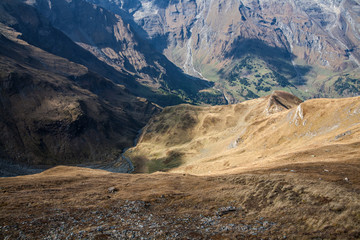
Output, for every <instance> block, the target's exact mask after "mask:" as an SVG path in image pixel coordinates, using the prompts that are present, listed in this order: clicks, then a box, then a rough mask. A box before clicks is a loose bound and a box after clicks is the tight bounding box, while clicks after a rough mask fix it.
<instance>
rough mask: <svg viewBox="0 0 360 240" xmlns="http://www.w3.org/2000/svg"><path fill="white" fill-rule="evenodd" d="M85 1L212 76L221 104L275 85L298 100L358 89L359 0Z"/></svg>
mask: <svg viewBox="0 0 360 240" xmlns="http://www.w3.org/2000/svg"><path fill="white" fill-rule="evenodd" d="M88 1H89V2H93V3H95V4H98V5H101V6H103V7H105V8H107V9H108V10H110V11H113V12H116V13H118V14H122V15H126V16H127V17H128V18H131V19H132V20H133V22H135V23H136V24H134V25H137V26H138V27H137V28H135V29H139V27H140V30H139V31H138V32H139V34H141V35H142V36H143V37H145V38H147V39H149V40H150V41H151V42H152V44H153V45H154V46H155V47H156V48H157V49H158V50H159V51H161V52H163V53H164V54H165V55H166V56H167V57H168V58H169V59H170V60H171V61H172V62H174V63H175V64H176V65H177V66H179V67H181V68H182V69H184V71H185V72H187V73H189V74H191V75H194V76H198V77H203V78H206V79H208V80H210V81H214V83H215V88H216V89H219V90H221V91H222V92H223V93H224V95H225V96H226V97H227V99H228V102H231V103H235V102H238V101H239V100H244V99H253V98H257V97H258V96H265V95H268V94H269V93H270V92H271V91H272V90H276V89H283V90H286V91H291V92H293V93H294V94H296V95H299V96H301V97H303V98H311V97H351V96H356V95H358V94H359V92H360V91H359V87H358V86H359V77H358V76H359V71H360V70H359V65H360V50H359V47H358V46H359V45H360V32H359V29H360V20H359V15H360V14H359V13H360V3H359V1H354V0H330V1H325V0H319V1H308V0H301V1H294V0H281V1H274V0H260V1H252V0H244V1H237V0H227V1H222V0H212V1H207V0H196V1H192V0H185V1H161V0H160V1H148V0H137V1H132V0H131V1H129V0H124V1H112V0H88ZM124 12H125V13H124ZM130 24H131V22H130Z"/></svg>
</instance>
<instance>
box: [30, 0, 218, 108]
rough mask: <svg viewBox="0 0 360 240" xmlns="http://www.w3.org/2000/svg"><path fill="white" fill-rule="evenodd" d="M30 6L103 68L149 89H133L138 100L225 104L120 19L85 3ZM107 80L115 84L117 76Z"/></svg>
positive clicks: (206, 84) (41, 1)
mask: <svg viewBox="0 0 360 240" xmlns="http://www.w3.org/2000/svg"><path fill="white" fill-rule="evenodd" d="M31 5H32V6H34V7H35V8H36V9H37V10H38V11H39V13H40V14H41V15H42V16H44V18H46V19H47V20H48V21H49V22H50V23H51V24H52V25H53V26H54V27H55V28H57V29H59V30H60V31H62V32H63V33H65V34H66V35H67V36H68V37H69V38H70V39H71V40H72V41H74V42H76V43H77V44H78V45H79V46H81V47H82V48H83V49H86V50H87V51H89V52H91V53H92V54H93V55H94V56H95V57H96V58H97V59H99V60H100V61H101V62H102V63H103V64H105V65H108V67H109V66H111V68H114V69H116V70H117V71H120V72H126V73H127V74H128V75H131V76H132V78H133V79H135V80H136V81H137V82H138V83H140V84H141V85H143V86H145V87H146V88H149V89H146V88H144V87H143V88H141V87H139V88H132V89H131V90H132V91H133V92H134V93H136V94H137V95H139V96H143V97H146V98H148V99H150V100H152V101H154V102H157V103H159V104H161V105H173V104H179V103H183V102H189V103H195V104H196V103H201V102H206V103H213V104H221V103H225V100H224V98H223V96H222V94H221V93H220V92H216V91H210V92H203V91H201V90H203V89H207V88H210V87H211V86H212V85H213V84H212V83H210V82H208V81H205V80H202V79H199V78H196V77H193V76H189V75H187V74H185V73H184V72H183V71H182V70H181V69H180V68H178V67H177V66H176V65H174V64H173V63H172V62H170V61H169V60H168V59H167V58H166V57H165V56H164V55H162V54H161V53H159V52H157V51H155V50H154V49H153V47H151V46H150V45H149V44H148V42H147V41H146V40H144V39H141V38H139V37H138V34H137V33H136V32H134V30H133V29H132V27H131V26H130V25H129V24H127V23H126V22H124V20H123V19H122V18H121V17H120V16H119V15H115V14H114V13H112V12H109V11H107V10H106V9H104V8H101V7H98V6H96V5H93V4H90V3H88V2H86V1H84V0H73V1H65V0H51V1H45V0H36V1H34V2H32V3H31ZM107 77H109V78H110V79H112V80H113V81H115V82H117V78H116V76H114V77H111V76H107ZM150 90H151V91H150Z"/></svg>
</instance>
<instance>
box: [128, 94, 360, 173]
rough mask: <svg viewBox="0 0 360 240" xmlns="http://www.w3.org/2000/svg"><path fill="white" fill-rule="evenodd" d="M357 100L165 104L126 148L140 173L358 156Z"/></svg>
mask: <svg viewBox="0 0 360 240" xmlns="http://www.w3.org/2000/svg"><path fill="white" fill-rule="evenodd" d="M359 146H360V97H354V98H346V99H313V100H308V101H305V102H302V101H301V100H300V99H298V98H297V97H295V96H294V95H291V94H289V93H286V92H282V91H275V92H273V93H272V94H271V95H269V96H267V97H263V98H259V99H255V100H250V101H246V102H243V103H239V104H235V105H227V106H214V107H196V106H189V105H179V106H175V107H169V108H165V109H164V111H163V112H162V113H161V114H159V115H157V116H155V117H153V118H152V119H151V121H150V122H149V123H148V125H147V126H146V127H145V128H144V131H143V134H142V135H141V137H140V139H139V143H138V144H137V146H136V147H134V148H132V149H130V150H128V151H127V153H126V154H127V155H128V156H129V157H130V158H131V159H132V160H133V161H134V162H135V165H136V166H137V170H138V171H140V172H147V171H150V172H153V171H156V170H169V169H171V171H173V172H186V173H192V174H214V173H224V172H227V173H236V172H242V171H248V170H251V169H259V168H260V169H262V168H268V167H278V166H282V165H285V164H290V163H291V164H293V163H303V162H306V163H310V162H321V161H338V160H342V161H345V160H355V159H360V152H359V151H358V149H359Z"/></svg>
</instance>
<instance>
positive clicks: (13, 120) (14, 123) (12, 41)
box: [0, 1, 160, 170]
mask: <svg viewBox="0 0 360 240" xmlns="http://www.w3.org/2000/svg"><path fill="white" fill-rule="evenodd" d="M0 7H1V10H4V9H5V10H6V11H7V13H9V12H12V11H10V7H13V9H12V10H15V9H16V10H17V11H18V13H19V15H21V14H20V13H22V16H21V17H22V20H24V21H27V24H30V25H31V24H34V25H37V24H38V25H39V26H41V25H42V24H44V22H42V21H41V19H40V18H37V17H36V16H37V13H36V11H35V9H33V8H31V7H29V6H27V5H23V4H22V3H19V2H16V1H3V2H2V3H1V4H0ZM24 9H25V11H22V10H24ZM2 13H4V12H3V11H2ZM34 16H35V17H34ZM31 17H33V18H31ZM17 21H19V20H18V19H16V18H14V17H13V16H11V15H6V14H1V23H0V46H1V47H0V69H1V74H0V93H1V97H0V129H1V135H0V146H1V147H0V159H1V164H3V161H7V160H9V161H10V162H12V163H20V164H27V165H31V166H33V167H36V166H38V165H58V164H78V163H90V162H92V163H93V162H109V161H113V160H115V159H116V158H118V157H119V156H120V154H121V152H122V151H123V149H124V148H126V147H129V146H131V145H132V144H133V140H134V139H135V137H136V135H137V134H138V131H139V129H141V128H142V127H143V126H144V125H145V124H146V122H147V120H148V119H149V118H150V116H151V115H152V114H154V113H156V112H158V111H159V109H160V108H159V107H158V106H157V105H155V104H153V103H151V102H149V101H147V100H146V99H144V98H139V97H136V96H134V95H132V94H130V93H129V91H128V90H127V89H126V88H125V87H124V86H123V85H119V84H115V83H113V82H112V81H110V80H109V79H106V78H104V77H103V76H101V75H99V74H97V73H95V72H92V71H91V70H89V69H88V68H87V67H85V66H84V65H81V64H78V63H74V62H71V61H69V60H67V59H65V58H62V57H59V56H56V55H53V54H51V53H49V52H47V51H44V50H43V49H40V48H38V47H35V46H33V45H31V44H29V42H26V41H24V40H22V39H21V38H19V36H21V35H22V33H21V32H18V31H16V30H15V29H14V28H11V27H9V26H7V25H5V24H4V22H7V23H9V22H10V23H11V22H12V23H13V24H14V26H15V27H19V28H21V26H22V25H21V23H19V22H17ZM9 25H11V24H9ZM43 29H50V28H46V27H44V26H42V28H41V27H40V30H39V31H37V30H34V29H30V28H29V29H28V31H33V32H34V33H36V34H39V36H36V35H35V34H33V35H32V37H33V38H34V39H36V38H40V39H41V37H42V36H43V35H46V36H47V39H48V40H49V42H51V41H52V40H54V39H56V42H57V45H56V46H63V47H64V48H60V49H65V50H66V49H69V48H70V49H71V47H73V50H74V53H81V51H84V50H81V48H80V47H78V46H77V45H76V44H74V45H70V46H69V45H68V43H72V42H71V41H70V40H69V39H68V38H67V37H66V36H65V35H63V34H61V33H59V32H56V31H49V32H44V31H42V30H43ZM56 46H53V47H54V48H56ZM79 49H80V50H79ZM85 52H86V51H85ZM67 53H68V52H67ZM64 54H66V52H64ZM88 54H89V56H90V57H91V54H90V53H88ZM85 56H86V55H85ZM77 57H78V58H77V59H79V60H84V61H85V58H83V57H84V56H77ZM119 76H123V78H125V77H126V75H125V74H123V75H121V74H120V73H119ZM125 79H126V78H125ZM119 80H120V78H119ZM4 164H6V163H4ZM2 168H3V165H2ZM2 170H3V169H2Z"/></svg>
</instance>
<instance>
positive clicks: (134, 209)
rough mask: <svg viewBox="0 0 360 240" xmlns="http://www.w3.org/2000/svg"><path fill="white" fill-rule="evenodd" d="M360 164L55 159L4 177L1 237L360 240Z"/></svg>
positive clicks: (1, 183) (0, 186) (0, 201)
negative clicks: (123, 166)
mask: <svg viewBox="0 0 360 240" xmlns="http://www.w3.org/2000/svg"><path fill="white" fill-rule="evenodd" d="M359 170H360V165H359V162H358V161H348V162H337V163H334V162H323V163H316V164H293V165H287V166H286V167H282V168H274V169H267V170H259V171H256V172H248V173H243V174H228V175H219V176H192V175H187V174H173V173H172V174H169V173H155V174H135V175H128V174H116V173H108V172H106V171H100V170H90V169H84V168H76V167H65V166H59V167H56V168H53V169H50V170H48V171H45V172H43V173H41V174H37V175H31V176H23V177H15V178H2V179H0V191H1V192H0V204H1V210H0V227H1V229H2V231H0V237H1V238H3V239H5V238H6V237H9V239H14V238H17V237H18V236H23V237H24V236H26V237H27V238H32V239H35V238H37V239H39V238H44V237H48V236H52V238H54V237H55V238H56V237H57V238H61V239H65V238H66V237H69V236H70V239H77V238H79V237H80V238H88V239H116V238H117V237H116V236H118V237H119V236H123V235H116V234H121V233H123V231H125V230H126V231H128V232H134V233H135V234H136V235H135V237H134V239H138V238H139V237H140V236H142V237H153V238H156V239H170V238H172V239H174V238H177V239H188V238H191V239H235V238H238V239H239V238H240V239H249V238H250V239H251V238H256V239H260V238H263V239H270V238H272V239H279V238H283V237H284V236H286V237H287V238H290V239H294V238H296V239H299V238H300V239H313V238H322V239H335V238H338V239H345V238H346V239H356V238H359V237H360V231H359V228H358V225H359V224H360V210H359V209H360V201H359V200H360V195H359V194H360V176H359V175H358V172H359ZM344 177H347V181H346V180H344ZM109 187H114V188H115V189H116V191H115V192H113V193H109V192H108V188H109ZM226 207H232V208H233V209H234V211H229V212H222V210H221V209H224V208H226ZM139 226H141V227H139ZM99 227H101V230H99ZM226 228H227V229H228V230H226ZM71 234H73V235H71ZM176 234H177V235H176ZM71 236H72V237H71ZM124 238H126V239H128V238H131V237H124Z"/></svg>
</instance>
